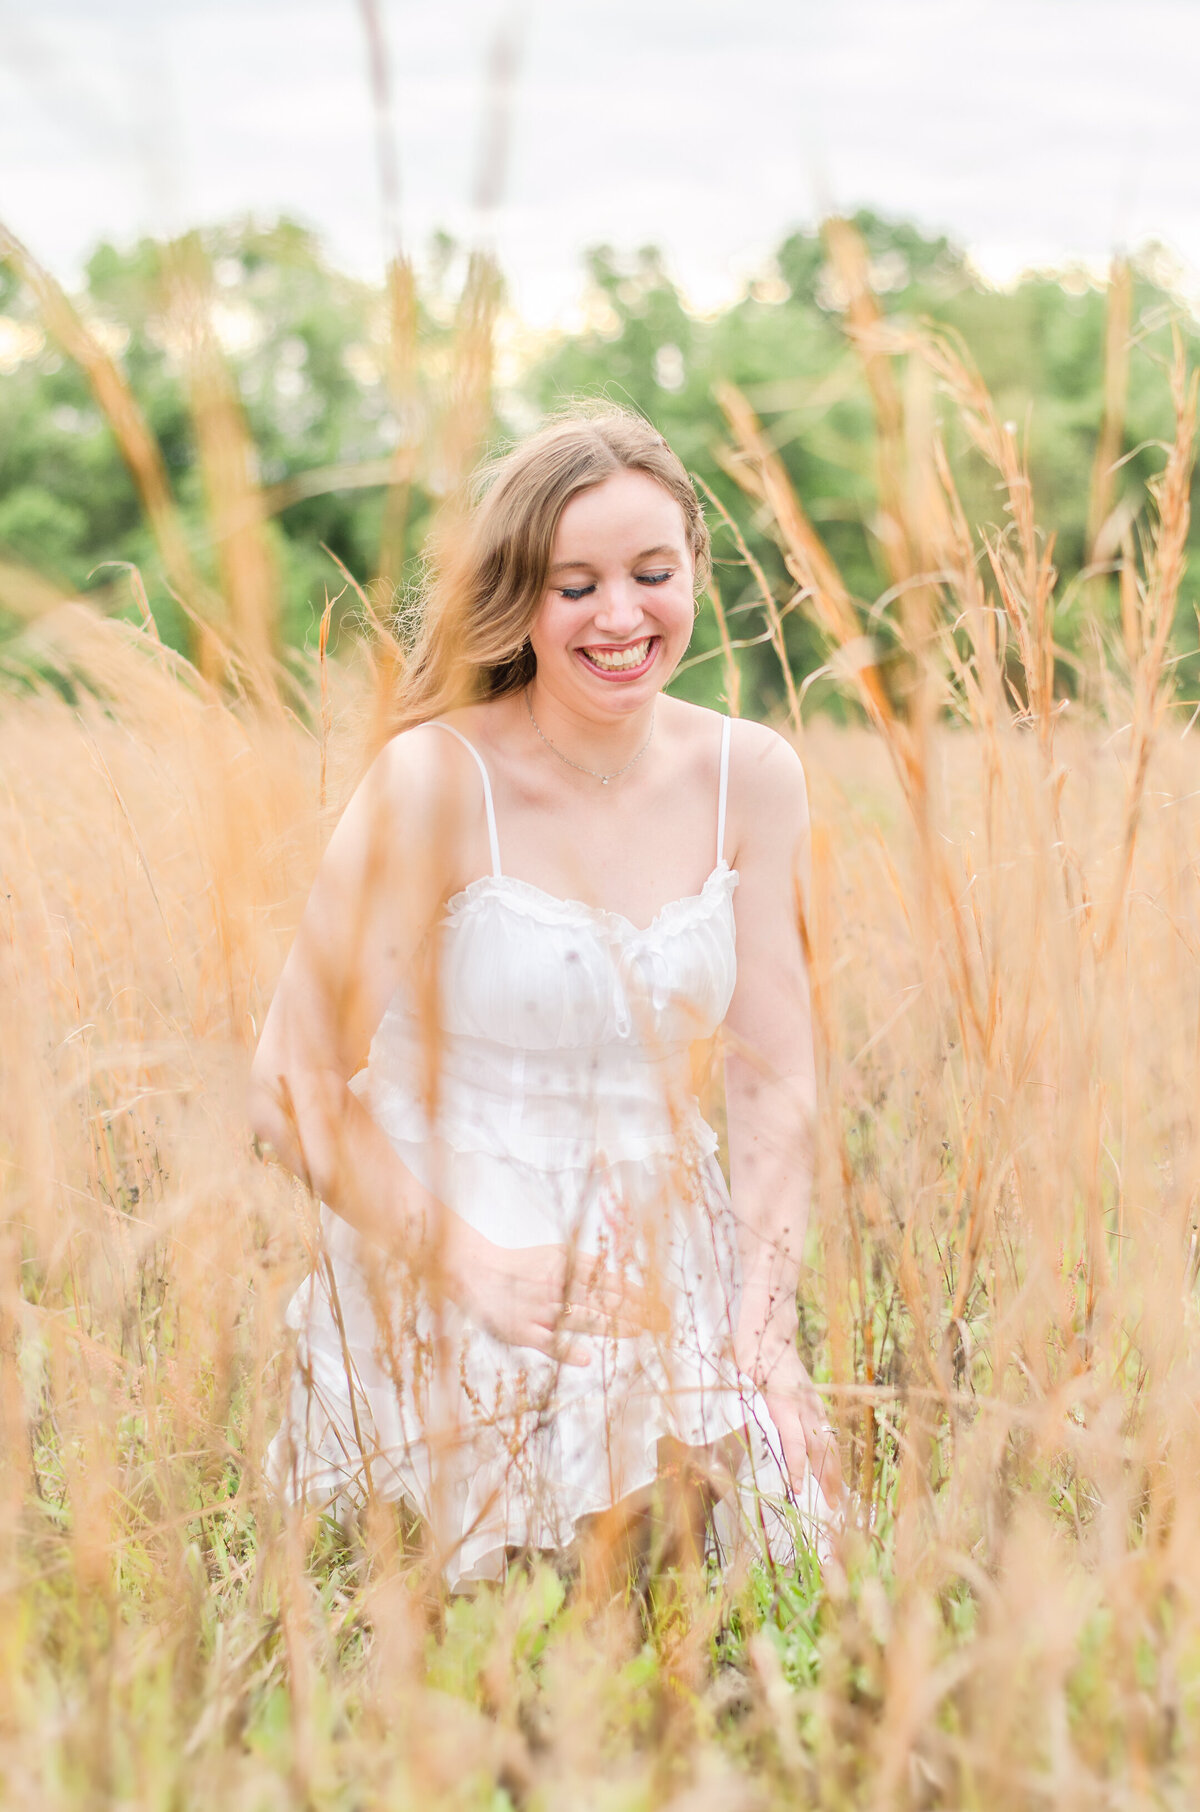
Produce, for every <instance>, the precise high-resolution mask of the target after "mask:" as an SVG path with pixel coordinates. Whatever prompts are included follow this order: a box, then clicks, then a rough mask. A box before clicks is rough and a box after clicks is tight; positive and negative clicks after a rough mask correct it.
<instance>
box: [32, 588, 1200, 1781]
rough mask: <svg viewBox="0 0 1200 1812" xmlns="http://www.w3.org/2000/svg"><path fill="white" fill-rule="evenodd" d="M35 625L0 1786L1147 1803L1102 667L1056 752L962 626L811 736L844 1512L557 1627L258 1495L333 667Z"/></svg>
mask: <svg viewBox="0 0 1200 1812" xmlns="http://www.w3.org/2000/svg"><path fill="white" fill-rule="evenodd" d="M1150 591H1151V592H1152V591H1153V586H1152V585H1151V586H1150ZM1135 629H1136V625H1135ZM1152 631H1153V624H1152V623H1150V624H1149V628H1148V630H1147V634H1150V633H1152ZM38 636H39V637H40V639H41V644H42V649H43V654H44V657H45V658H44V665H46V666H56V667H57V668H58V669H60V670H67V671H73V672H74V673H75V674H76V675H77V676H81V677H82V678H84V679H85V681H86V683H83V684H77V686H76V688H75V689H74V691H73V693H72V694H71V696H70V697H67V696H64V691H63V689H62V688H61V687H57V688H56V687H54V686H51V685H42V686H40V687H37V688H34V689H32V690H28V691H26V692H24V693H16V692H14V693H11V694H10V695H8V696H7V697H5V699H4V701H3V706H2V709H0V870H2V875H3V885H2V888H0V1190H2V1191H3V1204H4V1211H3V1233H2V1235H0V1238H2V1241H3V1244H2V1246H0V1254H2V1263H0V1330H2V1360H0V1416H2V1418H3V1452H4V1465H3V1470H2V1472H0V1593H2V1594H3V1606H2V1610H0V1672H2V1677H3V1691H2V1692H0V1798H2V1799H3V1802H4V1803H5V1804H7V1805H11V1806H14V1807H17V1806H35V1805H36V1806H38V1807H39V1808H46V1809H47V1812H51V1809H53V1808H60V1807H61V1808H68V1807H70V1808H72V1809H74V1808H79V1807H90V1806H97V1807H98V1806H102V1805H103V1806H108V1805H119V1806H121V1807H125V1808H129V1809H130V1812H132V1809H133V1808H137V1809H138V1812H142V1809H145V1812H151V1809H154V1812H157V1809H158V1808H164V1809H165V1808H168V1807H169V1808H191V1807H197V1808H200V1807H204V1808H211V1807H214V1806H220V1807H221V1808H223V1809H224V1808H229V1809H230V1812H240V1809H241V1808H246V1809H247V1812H249V1809H250V1808H255V1809H257V1808H273V1807H281V1808H282V1807H291V1806H313V1807H321V1808H325V1807H330V1808H333V1807H339V1808H340V1807H346V1808H351V1807H354V1808H358V1807H363V1808H366V1807H375V1806H379V1807H396V1808H409V1807H412V1808H414V1812H415V1809H417V1808H420V1809H421V1812H442V1809H443V1808H451V1807H455V1808H458V1807H462V1808H468V1807H470V1808H475V1807H479V1808H488V1809H489V1812H490V1809H493V1808H500V1807H505V1806H510V1805H511V1806H526V1807H530V1808H560V1807H570V1808H590V1807H595V1808H598V1809H599V1808H604V1809H605V1812H633V1809H634V1808H637V1809H641V1808H650V1807H656V1808H657V1807H662V1806H671V1807H674V1808H676V1809H677V1812H684V1809H685V1808H687V1809H688V1812H699V1809H700V1808H703V1807H708V1806H710V1805H711V1806H713V1807H718V1806H719V1807H721V1808H723V1809H724V1812H734V1809H738V1808H757V1807H762V1808H770V1807H776V1806H778V1807H783V1806H788V1807H793V1806H796V1805H812V1806H817V1807H822V1808H826V1807H828V1808H830V1809H833V1808H841V1807H847V1808H848V1807H854V1806H870V1807H873V1808H874V1807H887V1806H895V1807H897V1808H899V1807H924V1806H929V1807H933V1806H946V1807H979V1808H987V1809H988V1812H992V1809H999V1808H1007V1807H1014V1808H1015V1807H1028V1806H1037V1805H1041V1804H1043V1803H1045V1804H1047V1805H1053V1806H1054V1807H1055V1808H1061V1809H1063V1812H1066V1809H1068V1808H1080V1809H1082V1808H1091V1807H1114V1808H1115V1807H1122V1808H1123V1807H1126V1806H1134V1805H1178V1806H1180V1807H1182V1806H1191V1805H1194V1804H1195V1803H1196V1797H1197V1794H1198V1793H1200V1544H1198V1543H1197V1541H1196V1536H1195V1531H1196V1530H1197V1528H1200V1422H1198V1418H1197V1409H1196V1404H1197V1396H1198V1387H1200V1327H1198V1325H1197V1322H1198V1317H1197V1265H1198V1261H1200V1229H1198V1222H1197V1217H1198V1213H1200V1193H1198V1191H1200V1142H1198V1136H1197V1135H1198V1130H1200V1113H1198V1108H1197V1102H1198V1099H1200V1093H1198V1083H1200V962H1198V957H1200V729H1198V730H1197V731H1194V732H1192V733H1191V734H1185V733H1184V729H1185V725H1186V714H1184V715H1182V716H1178V717H1177V716H1172V715H1164V714H1163V713H1162V711H1161V710H1160V709H1159V707H1158V703H1157V702H1156V695H1155V694H1154V690H1153V687H1151V689H1150V692H1149V693H1147V692H1146V688H1145V686H1144V685H1141V681H1140V680H1139V677H1138V676H1139V674H1144V672H1145V665H1146V661H1147V660H1148V658H1149V657H1148V655H1147V654H1146V641H1145V637H1144V638H1143V644H1142V646H1141V647H1140V649H1139V647H1138V646H1134V647H1133V649H1132V651H1131V652H1132V655H1133V660H1132V663H1131V669H1130V674H1129V676H1128V678H1127V682H1126V684H1125V688H1124V690H1122V688H1121V686H1120V685H1118V684H1117V682H1116V681H1115V680H1114V681H1113V683H1112V689H1111V694H1110V698H1109V708H1108V709H1107V710H1106V711H1100V710H1096V711H1094V712H1093V713H1092V714H1091V715H1090V717H1089V719H1088V721H1087V722H1081V723H1080V724H1078V725H1076V724H1073V723H1072V722H1071V721H1070V718H1071V713H1070V711H1067V712H1065V713H1064V712H1062V711H1058V712H1057V713H1052V712H1051V711H1050V710H1049V709H1047V710H1046V711H1045V712H1044V713H1043V714H1042V715H1041V716H1040V717H1039V715H1038V710H1037V701H1036V698H1035V699H1034V700H1033V701H1032V705H1031V708H1030V709H1029V710H1027V711H1022V710H1019V709H1017V708H1015V707H1013V708H1009V703H1008V702H1006V694H1005V693H1004V690H1003V687H999V686H997V687H996V688H994V689H993V690H992V691H991V692H989V690H988V685H989V683H990V682H988V680H987V672H986V669H987V664H988V663H987V659H986V658H985V656H986V650H985V651H984V653H981V652H980V649H981V648H982V647H983V644H980V645H979V646H978V647H977V648H976V671H977V674H979V675H982V678H981V679H980V681H979V686H978V687H977V688H976V690H975V692H974V693H972V694H971V696H972V697H973V699H974V704H973V706H972V710H971V712H970V713H969V714H968V716H969V721H967V722H964V723H963V724H962V725H961V727H957V728H954V727H949V724H948V723H943V724H942V725H941V726H940V727H938V726H935V725H934V723H933V722H932V719H931V718H929V717H926V718H925V719H924V720H922V718H921V714H920V712H919V711H918V712H916V713H915V714H913V716H912V718H911V719H910V724H909V727H908V728H907V729H905V730H904V732H903V734H901V732H900V729H899V728H898V727H896V726H891V727H890V728H889V726H888V725H887V724H883V725H879V724H877V725H876V726H875V727H860V728H847V729H838V728H836V727H834V726H832V725H831V724H829V723H827V722H824V721H822V720H820V719H816V720H814V722H813V723H812V724H811V725H810V726H808V727H806V729H805V731H804V733H803V735H802V737H801V738H800V746H801V749H802V753H803V755H804V759H805V762H806V766H807V770H808V774H809V780H810V786H811V791H812V795H813V803H814V817H815V826H816V829H815V837H814V883H813V893H812V900H811V906H810V914H809V919H808V926H807V929H808V935H809V940H810V949H811V957H812V971H813V982H814V1004H815V1017H816V1026H817V1037H818V1049H819V1060H820V1071H821V1142H820V1176H819V1179H818V1189H817V1198H816V1204H815V1212H814V1216H813V1227H812V1233H811V1239H810V1252H809V1259H810V1263H809V1267H808V1269H807V1271H806V1274H805V1278H804V1283H803V1297H802V1301H803V1317H802V1338H803V1340H804V1343H805V1346H806V1350H807V1354H808V1357H809V1359H810V1361H811V1364H812V1368H813V1370H814V1372H815V1374H816V1376H817V1377H818V1378H819V1379H820V1380H821V1381H822V1382H823V1384H825V1385H827V1386H828V1387H829V1389H830V1401H831V1404H832V1406H833V1412H834V1415H835V1417H836V1420H837V1422H838V1424H839V1427H840V1430H841V1438H842V1445H843V1457H844V1460H845V1463H846V1465H847V1467H848V1470H849V1472H850V1475H851V1478H852V1482H853V1484H854V1487H855V1490H856V1493H857V1499H858V1503H859V1506H860V1527H859V1529H858V1530H857V1531H856V1532H852V1534H851V1535H850V1537H849V1538H848V1540H847V1543H846V1546H845V1552H844V1554H843V1557H842V1561H843V1565H842V1567H841V1568H839V1569H834V1570H831V1571H830V1572H829V1573H828V1574H827V1576H826V1578H825V1580H824V1582H821V1581H820V1580H819V1579H818V1578H817V1577H816V1575H815V1574H814V1573H813V1571H812V1569H801V1570H800V1571H798V1572H797V1573H795V1574H794V1575H787V1576H784V1575H775V1576H772V1575H771V1574H769V1573H768V1572H766V1571H765V1570H764V1571H759V1572H752V1573H747V1574H739V1575H738V1576H736V1577H733V1578H728V1579H720V1578H718V1577H713V1578H711V1579H709V1580H708V1581H707V1582H701V1581H692V1582H690V1583H689V1582H683V1583H682V1584H681V1585H680V1586H679V1588H678V1589H677V1590H676V1591H673V1592H672V1591H664V1592H662V1593H661V1594H660V1595H659V1597H658V1598H657V1599H656V1600H654V1601H653V1602H652V1603H651V1605H650V1606H649V1607H648V1609H643V1610H638V1609H637V1607H635V1606H633V1605H630V1606H626V1607H618V1608H616V1609H614V1611H613V1612H612V1614H611V1615H610V1616H609V1617H608V1618H607V1619H602V1620H601V1621H600V1622H598V1623H597V1622H590V1623H589V1622H586V1621H585V1619H584V1617H583V1614H582V1612H581V1611H580V1610H579V1609H578V1608H577V1607H576V1606H575V1605H574V1604H573V1603H572V1602H571V1601H570V1599H569V1598H566V1597H564V1590H563V1586H562V1584H561V1582H560V1581H559V1579H558V1577H557V1575H556V1574H555V1573H554V1572H553V1571H552V1570H550V1569H549V1568H547V1567H535V1568H534V1569H533V1570H532V1572H522V1573H520V1574H519V1575H517V1576H514V1577H513V1578H512V1579H511V1580H510V1582H509V1583H508V1584H507V1585H506V1586H505V1587H503V1588H498V1589H496V1590H494V1591H492V1590H489V1591H485V1592H483V1593H482V1594H480V1595H479V1596H477V1597H475V1598H473V1599H471V1600H460V1601H454V1602H451V1601H448V1600H447V1599H446V1598H445V1597H444V1595H443V1594H442V1593H441V1592H440V1591H439V1589H438V1587H437V1584H436V1582H435V1581H433V1580H431V1578H430V1577H429V1574H428V1572H427V1570H426V1569H425V1567H424V1565H423V1563H422V1559H421V1555H420V1551H419V1548H418V1547H415V1546H414V1545H413V1544H412V1542H411V1541H409V1542H408V1543H407V1544H406V1542H405V1541H404V1540H402V1539H401V1535H400V1532H399V1531H398V1530H397V1528H396V1525H395V1524H394V1522H393V1521H392V1520H391V1519H390V1518H389V1516H388V1515H387V1514H386V1513H385V1512H384V1511H383V1510H382V1509H377V1510H373V1511H371V1512H369V1513H368V1514H367V1515H366V1517H365V1518H364V1519H363V1521H362V1524H361V1526H360V1528H359V1529H358V1531H357V1532H356V1533H355V1535H354V1536H353V1537H352V1538H351V1537H346V1536H343V1535H341V1534H339V1533H338V1532H337V1530H336V1529H335V1528H334V1527H333V1526H332V1525H331V1524H330V1522H329V1521H328V1520H323V1519H321V1518H319V1517H315V1516H310V1517H308V1518H307V1519H299V1518H293V1519H290V1520H289V1519H285V1518H284V1517H282V1516H281V1514H280V1512H279V1510H278V1508H277V1507H276V1506H275V1505H274V1504H273V1503H272V1501H271V1499H270V1497H269V1495H268V1494H267V1493H266V1491H265V1489H264V1485H263V1481H262V1477H261V1472H260V1464H259V1462H260V1457H261V1455H262V1452H263V1448H264V1445H265V1442H266V1440H267V1438H268V1436H269V1434H270V1432H271V1431H272V1429H273V1427H274V1424H275V1421H276V1418H277V1415H278V1409H279V1400H280V1390H281V1386H282V1382H283V1379H284V1377H285V1375H286V1336H285V1331H284V1329H283V1325H282V1311H283V1306H284V1304H285V1302H286V1299H287V1297H288V1295H289V1293H290V1291H291V1289H292V1287H293V1286H294V1283H295V1281H296V1279H297V1277H298V1276H299V1275H300V1274H301V1273H302V1272H303V1270H304V1269H305V1264H306V1260H305V1251H304V1243H303V1229H304V1226H305V1204H304V1202H303V1201H302V1199H301V1195H300V1191H299V1190H298V1188H297V1187H296V1186H294V1185H293V1184H292V1182H291V1180H290V1179H289V1178H287V1177H285V1176H284V1175H283V1174H282V1173H281V1172H280V1171H278V1170H277V1169H275V1168H272V1167H270V1166H268V1165H265V1164H263V1163H262V1162H260V1161H259V1159H258V1158H256V1156H255V1155H254V1153H253V1151H252V1149H251V1143H250V1139H249V1136H248V1132H247V1129H246V1127H245V1124H244V1120H243V1106H242V1092H243V1086H244V1080H245V1075H246V1070H247V1065H248V1060H249V1053H250V1050H251V1048H252V1045H253V1041H254V1037H255V1027H256V1025H258V1024H261V1016H262V1013H263V1011H264V1008H265V1005H266V1003H267V1002H268V1000H269V998H270V994H271V990H272V986H273V983H274V979H275V977H276V975H277V973H278V969H279V966H280V963H281V960H282V956H283V953H284V951H285V949H286V947H287V943H288V938H289V934H290V931H291V929H292V927H293V926H294V924H295V921H296V917H297V914H298V911H299V907H300V904H301V902H302V900H303V897H304V893H305V889H306V886H307V883H308V880H309V879H310V877H311V874H312V872H313V869H314V866H315V863H316V860H317V857H318V854H319V850H320V847H321V844H322V840H323V837H324V835H325V833H326V830H327V826H328V818H329V813H330V811H332V810H333V809H334V808H335V807H336V805H337V803H339V802H340V800H341V799H343V798H344V797H345V793H346V789H347V787H348V785H349V783H350V780H351V777H352V775H353V773H354V771H355V767H356V764H357V763H358V761H359V759H360V756H361V750H362V747H363V741H364V732H363V725H364V723H365V721H366V717H367V715H368V713H367V711H366V708H365V699H366V690H365V683H364V682H363V680H362V677H361V675H360V674H356V673H355V672H345V673H334V674H332V685H333V690H332V695H331V698H330V701H329V711H328V713H327V721H328V724H329V726H331V730H330V734H329V737H328V740H327V739H326V736H325V734H324V733H323V731H322V729H321V726H320V721H319V720H318V721H317V723H316V725H315V727H313V726H311V725H310V726H309V727H306V726H305V725H304V724H303V723H302V722H301V721H300V720H299V719H298V718H297V717H296V716H294V715H290V714H288V713H286V712H284V711H282V710H279V709H275V708H268V707H263V708H258V709H252V708H251V707H249V706H246V705H244V704H243V705H237V704H231V703H230V702H229V701H228V699H227V698H223V697H222V696H221V695H219V694H218V693H217V692H216V691H215V690H213V689H212V688H211V687H210V686H209V685H208V684H207V683H206V682H204V681H202V680H201V679H199V678H198V677H197V676H196V674H195V673H194V672H193V671H192V670H191V669H190V668H188V667H187V666H186V664H185V663H182V662H181V661H179V660H178V659H177V657H175V656H173V655H171V654H169V653H168V652H166V651H164V650H163V649H162V648H161V647H160V646H159V645H158V644H157V643H156V642H155V641H154V639H153V637H152V636H151V634H150V633H149V632H147V631H141V630H134V629H131V628H130V627H129V626H127V625H123V624H119V623H114V622H106V621H103V620H101V619H100V618H98V617H95V616H92V615H90V614H89V613H88V612H87V611H85V610H84V609H83V608H82V607H68V608H66V609H64V610H62V611H59V612H57V613H55V614H53V615H52V616H50V617H47V618H46V619H44V621H43V623H42V624H41V626H40V628H39V630H38ZM1139 687H1141V689H1140V690H1139ZM967 690H968V691H970V688H968V689H967ZM922 722H923V724H924V727H922ZM913 725H915V726H916V727H915V728H913V727H912V726H913ZM323 784H324V788H325V792H326V795H327V805H326V807H325V809H324V811H323V810H322V806H321V792H322V785H323Z"/></svg>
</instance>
